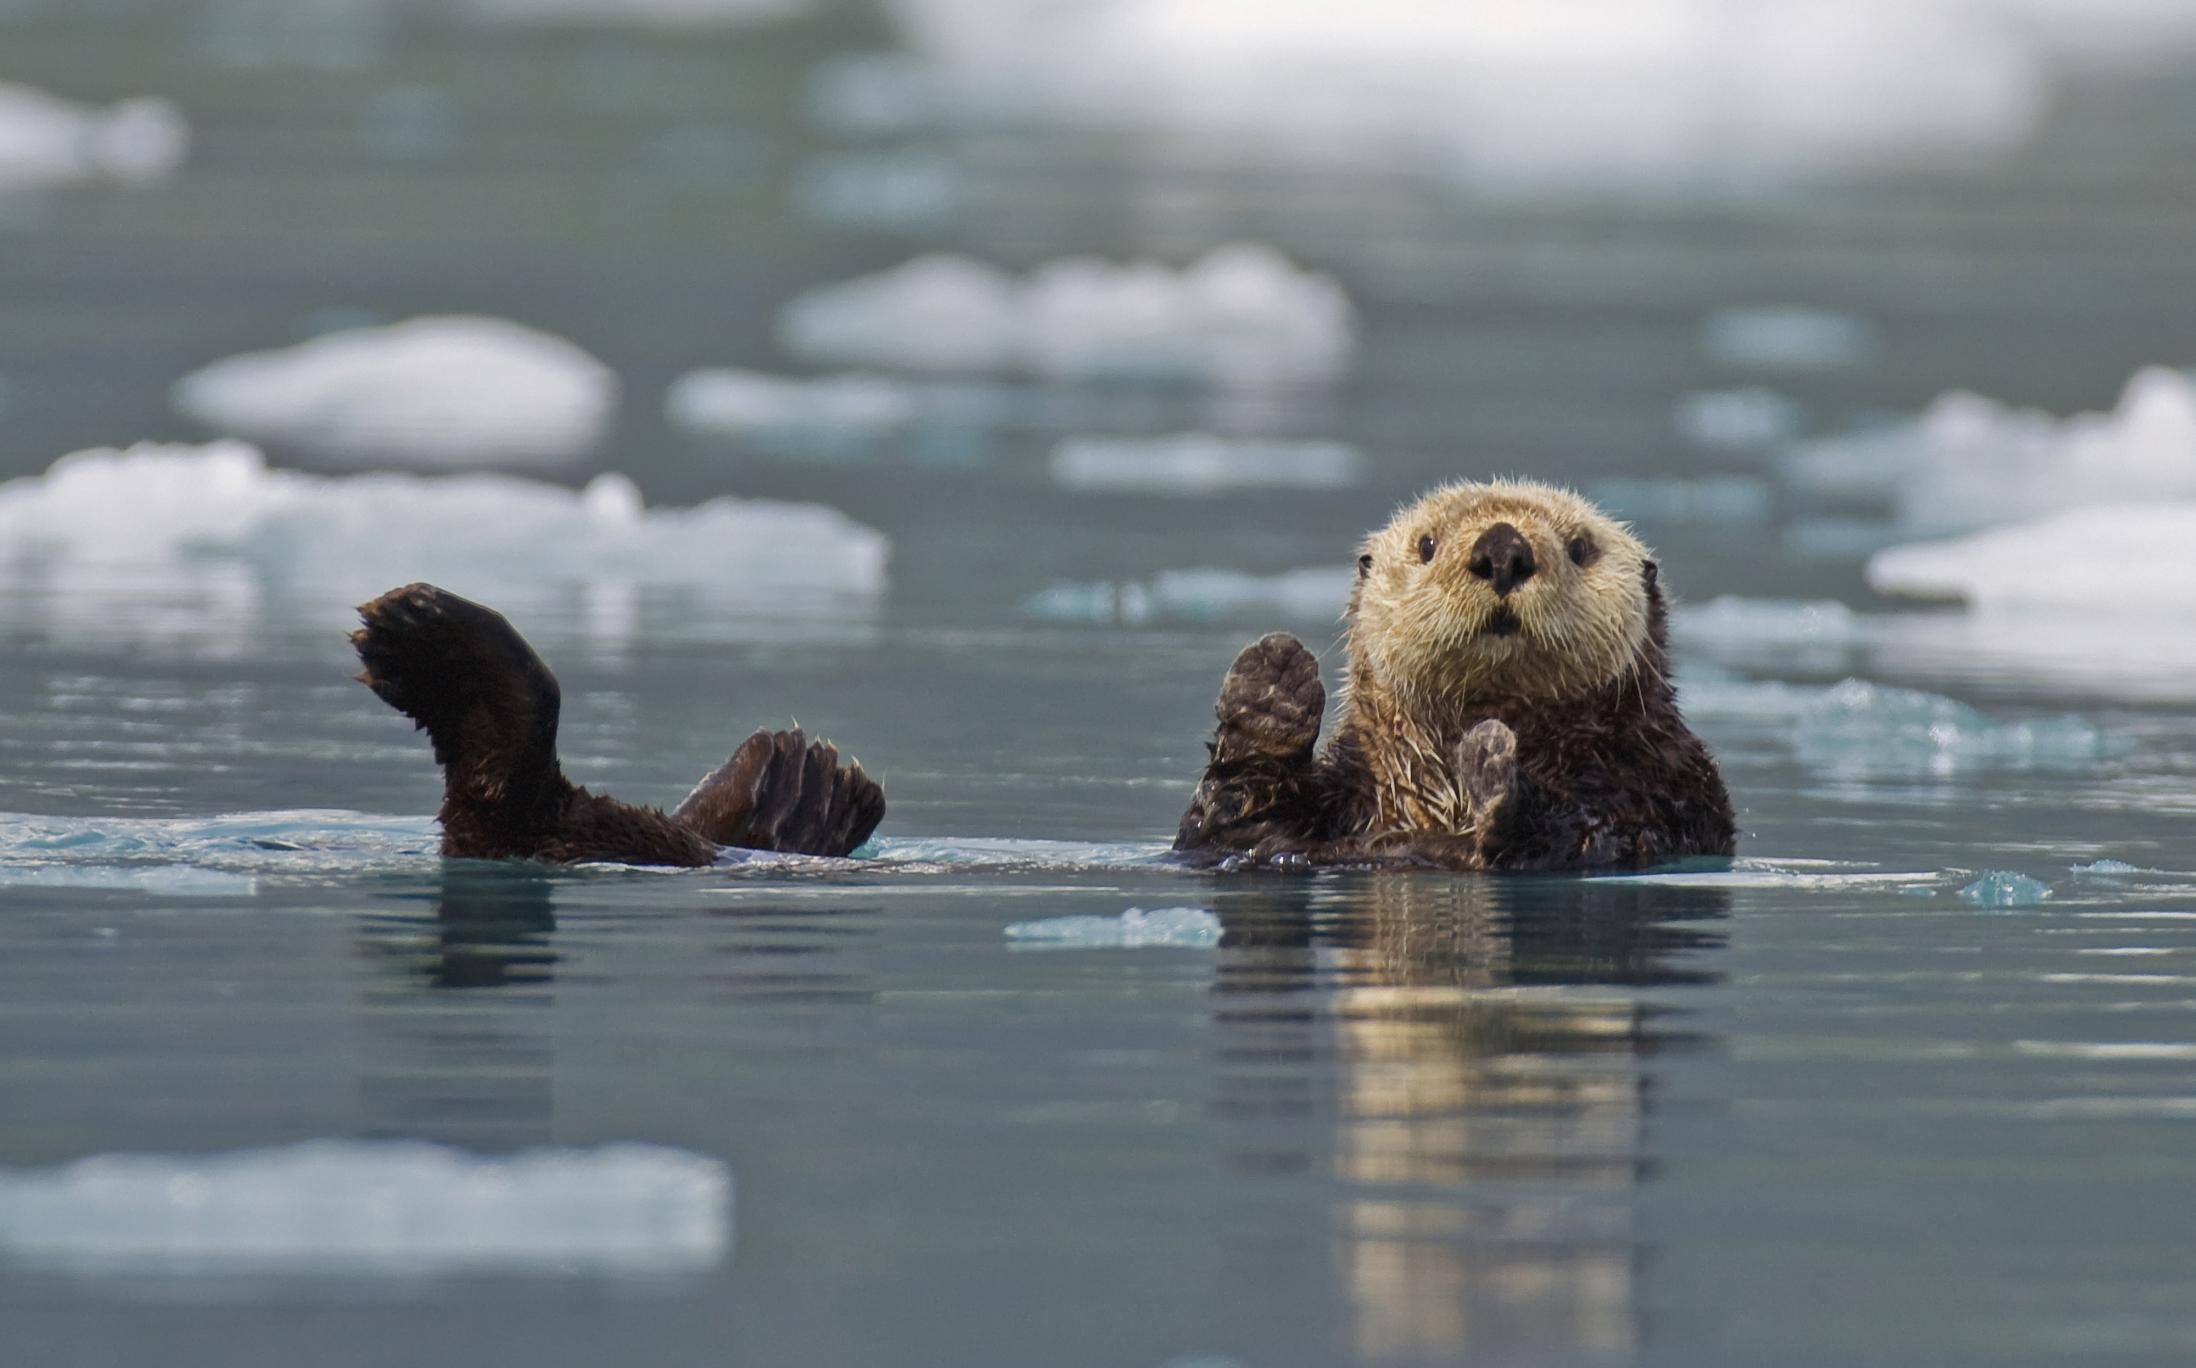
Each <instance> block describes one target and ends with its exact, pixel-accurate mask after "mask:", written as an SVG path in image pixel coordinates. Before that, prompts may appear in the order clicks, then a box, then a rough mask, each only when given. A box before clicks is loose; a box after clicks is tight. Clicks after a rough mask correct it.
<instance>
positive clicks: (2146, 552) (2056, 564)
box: [1868, 452, 2196, 631]
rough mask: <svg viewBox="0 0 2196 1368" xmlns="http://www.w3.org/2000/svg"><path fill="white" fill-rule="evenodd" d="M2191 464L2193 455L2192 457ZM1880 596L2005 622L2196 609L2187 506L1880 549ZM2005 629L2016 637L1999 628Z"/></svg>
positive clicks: (2073, 514) (2088, 513)
mask: <svg viewBox="0 0 2196 1368" xmlns="http://www.w3.org/2000/svg"><path fill="white" fill-rule="evenodd" d="M2191 454H2192V456H2196V452H2192V453H2191ZM1868 583H1869V584H1870V585H1871V586H1872V587H1874V588H1875V589H1877V590H1879V591H1881V592H1883V593H1886V594H1901V595H1906V596H1909V597H1915V598H1931V599H1947V598H1951V599H1959V600H1960V601H1962V602H1964V603H1966V604H1967V605H1969V606H1970V607H1973V608H1980V609H1984V610H1986V611H1993V612H1998V613H2002V614H2006V615H2008V616H2010V610H2019V611H2021V612H2023V613H2029V612H2037V611H2051V612H2058V613H2062V614H2065V615H2068V616H2079V615H2085V614H2086V615H2090V616H2102V617H2118V618H2120V619H2122V620H2128V619H2133V621H2135V622H2138V623H2139V622H2141V621H2142V620H2143V617H2142V615H2143V614H2145V613H2148V612H2154V611H2157V610H2169V611H2176V612H2184V613H2185V612H2186V611H2187V610H2189V609H2191V608H2196V500H2184V501H2181V502H2177V503H2175V502H2163V503H2126V504H2112V505H2105V506H2098V507H2089V508H2075V509H2071V510H2069V511H2067V512H2064V513H2060V514H2057V515H2055V516H2053V517H2047V518H2041V519H2039V520H2037V521H2035V522H2030V523H2022V524H2020V525H2019V526H2016V527H2001V528H1997V529H1995V530H1993V531H1989V532H1978V533H1976V534H1975V535H1973V536H1971V537H1963V538H1959V539H1957V540H1953V541H1943V542H1924V543H1921V544H1919V545H1914V546H1896V547H1892V548H1890V549H1889V550H1885V551H1879V552H1877V553H1876V554H1875V555H1874V556H1873V557H1871V558H1870V559H1869V562H1868ZM2006 630H2008V631H2012V630H2021V629H2020V628H2018V627H2016V626H2014V625H2013V624H2012V623H2010V622H2008V623H2007V624H2006Z"/></svg>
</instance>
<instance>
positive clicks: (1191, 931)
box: [1006, 907, 1220, 950]
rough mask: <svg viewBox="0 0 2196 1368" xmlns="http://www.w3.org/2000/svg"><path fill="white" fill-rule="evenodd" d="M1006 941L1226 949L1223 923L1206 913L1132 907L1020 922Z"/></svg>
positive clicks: (1076, 947) (1043, 944)
mask: <svg viewBox="0 0 2196 1368" xmlns="http://www.w3.org/2000/svg"><path fill="white" fill-rule="evenodd" d="M1006 937H1007V939H1008V940H1010V941H1012V942H1014V943H1015V944H1016V945H1019V946H1030V947H1033V948H1044V949H1056V950H1070V949H1074V950H1115V949H1129V950H1135V949H1145V948H1148V947H1152V946H1174V947H1183V948H1192V949H1197V948H1203V947H1206V946H1213V945H1218V944H1219V943H1220V919H1219V918H1218V917H1216V916H1214V915H1213V914H1212V913H1210V912H1208V911H1206V910H1205V909H1204V908H1202V907H1157V908H1152V909H1150V910H1149V911H1147V910H1145V909H1144V908H1141V907H1132V908H1130V909H1129V910H1128V911H1126V912H1123V913H1122V914H1121V915H1120V916H1118V917H1047V918H1045V919H1043V920H1042V921H1026V922H1015V923H1014V924H1013V925H1011V926H1009V927H1007V929H1006Z"/></svg>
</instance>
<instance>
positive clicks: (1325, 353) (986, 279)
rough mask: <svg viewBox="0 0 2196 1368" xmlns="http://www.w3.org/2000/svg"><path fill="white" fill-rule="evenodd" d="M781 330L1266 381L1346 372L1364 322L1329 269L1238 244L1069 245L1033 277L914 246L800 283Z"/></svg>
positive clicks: (1111, 373) (1082, 369) (886, 360)
mask: <svg viewBox="0 0 2196 1368" xmlns="http://www.w3.org/2000/svg"><path fill="white" fill-rule="evenodd" d="M778 336H779V340H780V341H781V342H782V343H783V344H784V345H785V346H786V348H787V349H788V350H790V351H791V352H793V353H794V354H796V355H799V356H803V357H806V358H809V359H811V360H815V361H819V362H824V363H828V364H837V365H855V366H877V367H884V368H888V369H895V370H912V371H928V372H947V373H951V372H999V371H1026V372H1032V373H1035V374H1038V375H1043V376H1048V377H1054V378H1062V379H1095V378H1137V379H1154V380H1177V381H1182V380H1187V381H1195V382H1200V383H1204V384H1209V385H1214V386H1221V387H1235V388H1259V387H1280V386H1287V385H1295V384H1311V383H1324V382H1328V381H1332V380H1334V379H1337V378H1338V377H1339V376H1340V375H1341V374H1342V373H1343V372H1344V371H1345V370H1346V369H1347V368H1348V366H1349V363H1350V358H1351V354H1352V351H1353V350H1354V347H1355V345H1356V321H1355V314H1354V312H1353V310H1352V309H1351V307H1350V303H1349V300H1348V298H1347V297H1346V296H1344V294H1343V293H1342V289H1341V287H1340V286H1339V285H1337V284H1336V283H1335V282H1334V281H1333V280H1332V279H1330V278H1329V277H1327V276H1324V275H1319V274H1316V273H1312V272H1307V271H1302V270H1299V269H1297V268H1296V267H1295V266H1293V265H1292V264H1290V263H1289V262H1288V261H1287V260H1286V259H1284V258H1283V257H1281V256H1280V255H1279V254H1278V253H1276V252H1274V251H1272V250H1271V249H1269V248H1266V247H1260V246H1252V245H1236V246H1231V247H1222V248H1219V249H1217V250H1215V251H1213V252H1211V253H1209V254H1207V255H1206V256H1204V257H1203V258H1201V259H1199V260H1197V261H1195V262H1192V263H1190V264H1189V265H1187V266H1185V267H1183V268H1181V269H1179V270H1176V269H1174V268H1171V267H1168V266H1164V265H1160V264H1158V263H1155V262H1149V261H1137V262H1129V263H1125V264H1117V263H1114V262H1109V261H1103V260H1099V259H1097V258H1093V257H1068V258H1063V259H1061V260H1057V261H1053V262H1050V263H1048V264H1046V265H1043V266H1040V267H1038V268H1037V269H1036V270H1034V271H1032V272H1031V273H1030V274H1028V275H1027V276H1016V275H1013V274H1011V273H1008V272H1006V271H1002V270H1000V269H998V268H997V267H994V266H990V265H987V264H985V263H982V262H978V261H974V260H971V259H969V258H966V257H957V256H944V255H934V256H925V257H918V258H916V259H915V260H913V261H909V262H907V263H905V264H904V265H901V266H898V267H895V268H893V269H891V270H888V271H885V272H883V273H881V274H879V275H873V276H864V277H861V278H859V279H856V280H851V281H845V282H842V283H840V284H836V285H826V286H821V287H818V288H815V289H811V290H809V291H807V292H806V293H804V294H802V295H800V296H798V297H797V298H795V299H794V300H793V301H792V302H791V303H790V304H788V305H787V306H786V308H785V311H784V312H783V313H782V314H781V315H780V316H779V318H778Z"/></svg>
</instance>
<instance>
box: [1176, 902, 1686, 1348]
mask: <svg viewBox="0 0 2196 1368" xmlns="http://www.w3.org/2000/svg"><path fill="white" fill-rule="evenodd" d="M1231 892H1235V893H1245V892H1248V890H1247V889H1245V888H1244V887H1243V886H1242V885H1237V886H1236V888H1235V889H1234V890H1231ZM1217 903H1218V909H1219V911H1220V916H1221V922H1222V926H1223V928H1224V933H1223V939H1222V942H1221V945H1222V949H1223V954H1222V957H1221V964H1220V969H1219V979H1218V984H1217V991H1218V993H1219V994H1220V1000H1221V1006H1220V1009H1219V1013H1218V1016H1219V1020H1220V1022H1221V1024H1222V1025H1223V1027H1225V1028H1227V1031H1228V1034H1229V1036H1230V1037H1231V1041H1232V1043H1231V1045H1230V1047H1229V1054H1230V1057H1231V1059H1232V1060H1234V1061H1236V1062H1238V1063H1239V1064H1244V1065H1249V1064H1251V1063H1252V1062H1253V1061H1255V1062H1256V1064H1257V1065H1258V1066H1259V1067H1255V1068H1237V1069H1235V1070H1232V1071H1231V1072H1230V1074H1229V1075H1228V1077H1229V1083H1228V1084H1227V1096H1225V1097H1224V1098H1223V1108H1222V1109H1223V1112H1224V1113H1226V1114H1232V1115H1236V1116H1244V1117H1248V1116H1252V1115H1256V1116H1259V1117H1261V1118H1263V1119H1264V1120H1266V1121H1268V1122H1270V1121H1272V1120H1273V1119H1274V1118H1276V1117H1277V1116H1283V1115H1297V1116H1314V1117H1326V1118H1331V1121H1332V1131H1331V1135H1329V1136H1322V1137H1320V1138H1319V1139H1318V1140H1315V1141H1314V1142H1313V1144H1314V1146H1316V1148H1315V1149H1314V1151H1313V1152H1310V1153H1303V1154H1298V1155H1277V1154H1275V1153H1274V1151H1273V1148H1272V1146H1271V1144H1270V1142H1269V1141H1266V1140H1261V1141H1259V1142H1255V1143H1254V1144H1253V1145H1251V1146H1248V1147H1246V1148H1245V1149H1244V1150H1243V1151H1242V1152H1241V1153H1240V1154H1239V1159H1240V1160H1241V1161H1242V1162H1244V1163H1246V1164H1249V1165H1253V1166H1256V1167H1260V1168H1264V1169H1269V1170H1270V1169H1274V1168H1297V1167H1300V1166H1301V1167H1306V1168H1317V1167H1330V1168H1331V1172H1332V1173H1333V1175H1334V1176H1335V1178H1336V1179H1337V1180H1338V1181H1339V1182H1340V1183H1341V1184H1342V1185H1343V1195H1342V1196H1341V1198H1340V1199H1339V1206H1338V1208H1337V1211H1336V1236H1337V1246H1336V1257H1337V1261H1338V1268H1337V1274H1338V1281H1339V1283H1340V1287H1339V1289H1338V1290H1339V1292H1340V1294H1341V1296H1342V1298H1343V1299H1344V1300H1345V1301H1346V1302H1347V1304H1348V1305H1349V1307H1350V1308H1351V1311H1352V1314H1353V1315H1354V1319H1355V1334H1354V1339H1355V1347H1356V1350H1357V1353H1358V1355H1359V1356H1360V1357H1363V1358H1366V1359H1381V1358H1404V1359H1412V1360H1417V1359H1424V1358H1428V1357H1435V1358H1440V1359H1442V1360H1443V1361H1446V1360H1447V1359H1449V1358H1450V1357H1462V1356H1463V1355H1465V1354H1466V1353H1474V1354H1476V1353H1489V1352H1494V1353H1500V1352H1502V1351H1506V1350H1526V1349H1531V1350H1535V1351H1549V1350H1558V1351H1570V1352H1574V1353H1588V1354H1601V1353H1622V1352H1624V1351H1626V1350H1629V1349H1631V1348H1633V1347H1634V1346H1635V1345H1636V1344H1637V1342H1638V1340H1639V1329H1638V1312H1637V1307H1636V1304H1635V1299H1634V1288H1633V1283H1634V1268H1635V1266H1636V1264H1637V1261H1638V1258H1639V1253H1640V1249H1639V1243H1638V1239H1637V1236H1636V1235H1635V1233H1634V1230H1633V1225H1632V1210H1631V1206H1632V1201H1631V1199H1632V1194H1633V1191H1634V1189H1635V1188H1636V1187H1637V1185H1638V1184H1639V1183H1640V1182H1641V1181H1642V1179H1643V1177H1644V1176H1645V1175H1646V1173H1647V1161H1646V1158H1645V1146H1644V1143H1643V1131H1644V1128H1645V1125H1646V1122H1647V1117H1648V1112H1649V1110H1650V1106H1649V1102H1650V1097H1651V1091H1650V1087H1649V1083H1648V1079H1647V1077H1646V1068H1645V1064H1644V1061H1645V1060H1646V1059H1647V1058H1648V1057H1650V1056H1652V1055H1653V1054H1654V1053H1655V1052H1657V1051H1659V1050H1666V1049H1669V1048H1672V1047H1675V1046H1680V1045H1686V1044H1697V1043H1699V1042H1698V1040H1697V1038H1695V1037H1689V1036H1687V1035H1685V1034H1683V1033H1682V1032H1681V1030H1680V1029H1679V1027H1678V1025H1677V1023H1676V1021H1675V1020H1674V1019H1673V1014H1672V1013H1670V1012H1668V1011H1666V1010H1664V1009H1662V1008H1658V1007H1655V1006H1653V1005H1651V1004H1650V1003H1649V1001H1647V1000H1646V998H1645V997H1644V995H1643V994H1641V993H1640V992H1639V991H1637V990H1639V989H1642V988H1651V987H1658V986H1659V987H1667V986H1675V985H1686V984H1709V983H1713V982H1715V981H1717V977H1718V976H1717V975H1716V974H1714V973H1713V972H1711V971H1710V970H1709V969H1707V968H1706V967H1704V965H1703V963H1702V958H1703V957H1702V956H1700V955H1699V954H1698V953H1697V952H1700V951H1707V950H1713V949H1716V948H1718V947H1720V946H1721V945H1722V944H1723V937H1722V935H1721V933H1720V932H1718V931H1716V930H1714V929H1712V928H1709V927H1704V926H1702V925H1699V923H1701V922H1705V921H1713V920H1717V919H1720V918H1722V917H1723V916H1725V915H1726V913H1727V909H1728V897H1727V895H1726V894H1725V893H1723V892H1722V891H1720V890H1711V889H1691V888H1676V887H1665V886H1657V885H1650V884H1637V883H1629V882H1620V881H1594V880H1586V881H1579V880H1539V879H1501V880H1490V879H1448V878H1434V877H1428V876H1425V875H1412V874H1400V873H1391V874H1379V875H1371V876H1364V877H1358V878H1351V879H1346V880H1334V881H1321V882H1319V883H1317V884H1306V883H1304V882H1301V881H1299V882H1293V883H1284V882H1282V881H1278V880H1276V881H1274V882H1273V883H1271V884H1269V885H1265V886H1264V887H1263V888H1261V889H1260V890H1259V891H1258V892H1257V893H1255V894H1252V895H1251V896H1244V897H1240V898H1238V897H1221V898H1219V899H1218V900H1217ZM1298 994H1301V995H1302V996H1296V995H1298ZM1284 1060H1286V1061H1291V1063H1292V1067H1290V1068H1289V1069H1288V1070H1287V1073H1286V1076H1285V1077H1286V1080H1288V1081H1285V1080H1284V1078H1283V1077H1277V1076H1276V1075H1275V1073H1274V1072H1273V1071H1272V1069H1271V1066H1272V1065H1274V1064H1276V1063H1280V1062H1283V1061H1284ZM1253 1104H1254V1105H1253ZM1322 1142H1324V1143H1322ZM1326 1144H1331V1150H1328V1149H1326V1147H1325V1146H1326Z"/></svg>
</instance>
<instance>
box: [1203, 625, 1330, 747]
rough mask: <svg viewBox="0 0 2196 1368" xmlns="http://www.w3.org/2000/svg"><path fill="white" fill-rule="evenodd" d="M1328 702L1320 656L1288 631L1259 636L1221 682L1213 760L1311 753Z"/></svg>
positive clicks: (1230, 667)
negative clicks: (1322, 679) (1321, 680)
mask: <svg viewBox="0 0 2196 1368" xmlns="http://www.w3.org/2000/svg"><path fill="white" fill-rule="evenodd" d="M1326 708H1327V690H1326V686H1325V685H1323V684H1321V683H1320V682H1319V661H1318V660H1317V659H1316V658H1314V657H1313V655H1312V653H1311V652H1310V651H1308V650H1306V649H1305V647H1304V643H1303V642H1301V641H1298V640H1297V639H1296V638H1295V637H1292V636H1290V635H1289V634H1288V633H1286V632H1275V633H1273V634H1272V635H1270V636H1266V637H1261V638H1260V639H1259V640H1257V641H1255V642H1253V643H1251V644H1250V645H1249V646H1246V647H1244V648H1243V652H1242V654H1240V655H1238V656H1237V657H1236V658H1235V664H1233V665H1231V666H1229V667H1228V676H1227V678H1226V679H1224V680H1222V681H1221V683H1220V702H1219V705H1218V706H1217V707H1216V708H1215V709H1214V712H1215V713H1216V714H1217V715H1218V717H1219V719H1220V729H1219V732H1218V733H1217V734H1216V735H1215V736H1214V738H1213V744H1212V758H1213V762H1214V763H1215V764H1227V763H1231V762H1234V761H1240V760H1248V759H1252V758H1254V757H1257V758H1266V759H1273V760H1282V761H1287V762H1289V763H1292V764H1293V763H1300V762H1302V761H1304V760H1306V759H1309V758H1310V756H1311V752H1312V746H1313V745H1314V744H1315V743H1317V742H1318V740H1319V721H1320V717H1321V715H1322V714H1323V713H1325V711H1326Z"/></svg>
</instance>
